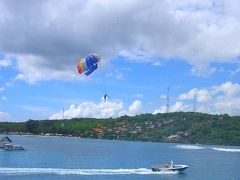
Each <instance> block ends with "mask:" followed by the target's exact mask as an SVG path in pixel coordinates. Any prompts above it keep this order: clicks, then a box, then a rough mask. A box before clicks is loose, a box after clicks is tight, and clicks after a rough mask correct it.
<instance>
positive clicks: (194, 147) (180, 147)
mask: <svg viewBox="0 0 240 180" xmlns="http://www.w3.org/2000/svg"><path fill="white" fill-rule="evenodd" d="M176 147H177V148H179V149H191V150H198V149H199V150H200V149H211V150H215V151H223V152H240V149H237V148H217V147H203V146H197V145H177V146H176Z"/></svg>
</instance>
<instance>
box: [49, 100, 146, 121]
mask: <svg viewBox="0 0 240 180" xmlns="http://www.w3.org/2000/svg"><path fill="white" fill-rule="evenodd" d="M141 107H142V104H141V102H140V101H138V100H136V101H134V102H133V103H132V104H131V105H130V106H129V107H128V109H126V108H124V105H123V102H122V101H106V102H104V101H102V102H100V103H99V104H96V103H93V102H84V103H81V104H80V105H78V106H76V105H71V106H70V107H69V108H68V109H66V110H65V111H64V117H65V118H67V119H71V118H82V117H86V118H109V117H113V118H115V117H119V116H123V115H129V116H133V115H136V114H137V113H139V111H140V110H141ZM62 117H63V111H60V112H58V113H55V114H53V115H51V116H50V117H49V119H62Z"/></svg>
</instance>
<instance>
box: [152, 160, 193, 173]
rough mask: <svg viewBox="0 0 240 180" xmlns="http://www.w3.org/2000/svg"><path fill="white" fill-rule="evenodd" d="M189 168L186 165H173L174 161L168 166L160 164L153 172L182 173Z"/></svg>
mask: <svg viewBox="0 0 240 180" xmlns="http://www.w3.org/2000/svg"><path fill="white" fill-rule="evenodd" d="M187 168H188V165H184V164H173V161H171V162H170V163H168V164H158V165H154V166H152V171H153V172H159V171H173V172H174V171H177V172H182V171H184V170H185V169H187Z"/></svg>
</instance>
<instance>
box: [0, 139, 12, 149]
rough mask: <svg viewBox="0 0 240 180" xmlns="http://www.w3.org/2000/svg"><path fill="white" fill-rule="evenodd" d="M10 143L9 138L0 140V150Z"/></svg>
mask: <svg viewBox="0 0 240 180" xmlns="http://www.w3.org/2000/svg"><path fill="white" fill-rule="evenodd" d="M10 143H12V140H11V139H10V138H9V137H7V136H5V137H4V138H2V139H1V140H0V148H4V146H5V144H10Z"/></svg>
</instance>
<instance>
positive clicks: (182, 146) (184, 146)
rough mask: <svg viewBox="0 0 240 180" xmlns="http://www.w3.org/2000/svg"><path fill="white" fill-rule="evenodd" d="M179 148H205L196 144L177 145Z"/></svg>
mask: <svg viewBox="0 0 240 180" xmlns="http://www.w3.org/2000/svg"><path fill="white" fill-rule="evenodd" d="M177 148H179V149H193V150H194V149H205V148H204V147H201V146H196V145H177Z"/></svg>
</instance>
